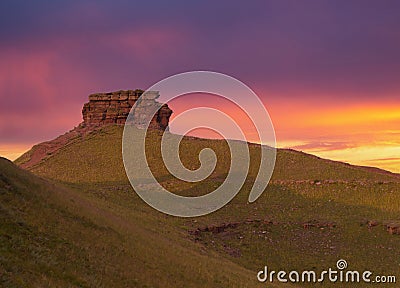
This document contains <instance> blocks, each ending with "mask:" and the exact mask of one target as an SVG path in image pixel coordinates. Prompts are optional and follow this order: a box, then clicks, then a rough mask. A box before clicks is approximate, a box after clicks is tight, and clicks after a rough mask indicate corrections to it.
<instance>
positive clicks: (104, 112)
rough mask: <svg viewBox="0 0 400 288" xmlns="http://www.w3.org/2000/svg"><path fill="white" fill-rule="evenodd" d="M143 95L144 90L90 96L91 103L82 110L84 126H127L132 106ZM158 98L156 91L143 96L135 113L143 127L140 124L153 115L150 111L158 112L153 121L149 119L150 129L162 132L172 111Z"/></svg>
mask: <svg viewBox="0 0 400 288" xmlns="http://www.w3.org/2000/svg"><path fill="white" fill-rule="evenodd" d="M142 94H143V91H142V90H134V91H133V90H126V91H123V90H121V91H116V92H110V93H96V94H91V95H89V102H88V103H86V104H84V105H83V109H82V115H83V123H82V125H83V126H85V127H95V126H103V125H109V124H118V125H123V124H125V121H126V119H127V117H128V114H129V112H130V110H131V108H132V106H133V105H134V104H135V103H136V102H137V101H138V99H139V97H140V96H141V95H142ZM158 96H159V94H158V92H156V91H148V92H146V94H145V95H143V97H142V98H141V103H140V105H138V107H137V109H136V111H135V114H136V115H137V117H136V118H137V120H138V123H135V124H137V126H141V125H140V124H142V122H143V121H144V120H146V119H147V118H148V115H149V114H153V113H151V111H150V110H152V109H151V108H153V109H154V110H155V111H156V110H157V112H156V113H155V115H154V117H153V118H152V119H151V120H150V119H147V120H149V121H150V126H149V128H152V129H160V130H165V129H166V128H167V126H168V122H169V117H170V116H171V114H172V110H171V109H169V107H168V105H167V104H161V103H158V102H157V101H156V99H157V98H158ZM150 107H151V108H150ZM149 108H150V109H149ZM155 111H154V112H155ZM139 122H140V123H139Z"/></svg>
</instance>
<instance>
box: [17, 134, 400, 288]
mask: <svg viewBox="0 0 400 288" xmlns="http://www.w3.org/2000/svg"><path fill="white" fill-rule="evenodd" d="M121 137H122V128H121V127H112V126H111V127H106V128H104V129H102V130H99V131H95V132H93V133H92V134H89V135H86V137H85V139H82V140H79V141H75V142H74V143H72V144H71V145H68V146H66V147H64V148H62V149H61V150H59V151H58V152H57V153H55V154H54V155H52V156H51V157H49V158H47V159H46V160H45V161H42V162H41V163H39V164H38V165H36V166H34V167H31V170H32V172H33V173H34V174H37V175H40V176H43V177H47V178H51V179H53V180H55V181H57V182H62V183H63V185H65V186H66V187H68V189H67V190H68V191H73V192H70V193H74V196H71V199H74V198H75V197H78V198H77V199H79V200H78V201H77V200H75V202H73V203H75V204H74V205H77V203H81V202H82V200H81V199H85V201H86V202H82V203H87V202H88V203H90V204H91V206H90V207H91V208H89V207H85V206H82V205H81V204H80V206H79V208H76V210H77V211H79V213H85V214H86V213H89V212H90V211H92V210H94V211H96V212H93V213H91V214H90V215H91V216H86V217H87V218H85V219H97V220H96V222H94V223H95V224H96V225H99V226H100V227H112V229H114V230H115V231H119V233H121V234H122V235H125V237H126V238H118V237H115V238H109V241H108V242H102V243H104V246H102V248H101V249H104V250H106V251H110V250H109V249H111V250H112V248H109V246H110V247H115V246H118V247H119V246H120V245H122V246H123V247H125V246H124V245H128V247H131V246H130V245H136V246H134V247H135V248H134V249H128V248H127V250H124V251H131V252H130V253H134V257H133V256H132V257H133V258H134V259H136V258H137V259H141V260H139V263H141V264H142V265H139V266H137V265H136V266H135V264H133V263H136V262H135V261H134V260H133V259H131V260H132V261H131V262H129V260H128V262H121V263H124V264H116V263H115V262H113V259H117V258H118V257H117V256H115V255H113V256H110V255H108V257H110V258H107V257H106V258H104V257H102V256H103V254H96V255H93V256H92V257H93V258H91V259H93V261H98V263H101V265H105V266H106V267H109V266H113V265H116V267H118V269H120V270H118V271H121V272H120V273H123V272H122V271H127V270H129V271H131V273H134V275H140V276H141V277H139V276H135V277H137V285H138V286H140V285H143V284H144V283H146V284H148V285H150V286H156V287H157V286H158V287H161V286H163V285H161V282H151V281H150V280H149V277H150V276H149V275H157V276H156V277H158V275H164V274H167V275H168V277H169V279H171V281H173V282H174V284H175V285H172V286H175V287H196V286H202V285H203V286H205V287H231V286H235V285H236V286H239V287H246V286H255V287H265V286H266V285H265V284H259V283H257V281H256V274H257V271H259V270H260V269H262V268H263V267H264V265H268V267H270V269H273V270H279V269H284V270H286V271H289V270H292V269H295V270H298V271H303V270H311V269H315V270H317V271H320V270H323V269H328V268H335V265H336V261H337V260H338V259H341V258H342V259H345V260H347V262H348V263H349V268H350V269H352V270H355V269H359V270H360V271H363V270H371V271H372V272H374V275H379V274H380V275H395V276H397V280H398V281H400V260H399V257H398V255H399V252H400V236H399V235H390V234H389V233H387V232H386V225H387V224H388V223H393V222H400V205H399V204H400V182H399V176H398V175H395V174H392V173H388V172H385V171H381V170H376V169H370V168H365V167H357V166H351V165H348V164H344V163H340V162H334V161H329V160H325V159H320V158H317V157H314V156H311V155H307V154H304V153H301V152H296V151H292V150H279V151H278V154H277V165H276V168H275V171H274V174H273V177H272V182H271V183H270V185H269V186H268V188H267V189H266V191H265V193H264V194H263V195H262V196H261V197H260V198H259V199H258V200H257V201H256V202H255V203H252V204H248V203H247V197H248V194H249V191H250V188H251V184H252V180H253V179H254V177H255V175H256V173H257V163H258V162H257V161H258V149H259V146H257V145H250V150H251V157H252V165H251V168H250V173H249V176H248V178H247V182H246V183H245V185H244V187H243V188H242V190H241V192H240V193H239V194H238V195H237V197H235V198H234V199H233V200H232V201H231V202H230V203H229V204H228V205H226V206H225V207H224V208H222V209H220V210H219V211H217V212H215V213H212V214H210V215H207V216H203V217H199V218H195V219H183V218H175V217H168V216H166V215H163V214H161V213H159V212H157V211H155V210H153V209H152V208H150V207H149V206H148V205H147V204H145V203H144V202H143V201H142V200H141V199H139V198H138V196H136V194H135V193H134V191H133V190H132V188H131V187H130V185H129V183H128V180H127V178H126V176H125V172H124V169H123V164H122V156H121ZM149 137H150V140H152V141H149V147H148V148H149V149H148V150H149V159H150V166H151V168H152V170H153V171H154V174H155V175H156V176H157V178H158V179H159V181H160V183H161V184H162V185H163V186H165V187H167V188H169V189H170V190H172V191H174V192H175V193H177V194H181V195H201V194H205V193H207V192H209V191H211V190H212V189H214V188H215V187H217V186H218V185H220V184H221V183H222V182H223V180H224V177H225V175H226V173H227V167H228V163H229V161H230V159H229V157H228V155H229V154H228V150H227V149H228V147H227V146H226V143H225V142H223V141H219V140H206V139H194V138H186V139H184V141H183V143H182V144H181V156H182V161H183V163H184V164H185V165H186V167H188V168H190V169H195V168H197V167H198V166H199V162H198V152H199V151H200V150H201V149H202V148H205V147H210V148H212V149H213V150H214V151H215V152H216V154H217V157H218V156H219V158H218V159H219V162H218V164H217V167H216V170H215V171H214V172H213V174H212V175H211V176H210V177H209V178H208V179H206V180H205V181H202V182H201V183H184V182H181V181H179V180H176V179H174V178H173V177H171V176H170V175H168V173H167V171H166V169H165V167H164V166H163V165H162V163H161V162H160V161H159V152H160V151H159V147H158V145H157V144H156V143H157V140H158V139H159V137H160V135H159V134H158V133H157V132H153V133H152V134H151V135H150V136H149ZM17 163H18V161H17ZM65 202H67V203H69V202H68V201H65ZM99 211H103V212H101V213H100V212H99ZM106 211H108V212H107V213H111V214H103V213H106ZM96 215H97V216H96ZM100 215H103V216H101V218H99V217H100ZM110 215H118V217H119V218H117V219H119V221H116V220H115V221H114V220H112V219H114V218H113V217H114V216H113V217H111V216H110ZM115 217H116V216H115ZM107 221H112V222H119V223H120V224H119V225H121V227H120V228H119V229H117V228H115V227H116V226H115V225H114V224H113V225H111V224H105V223H109V222H107ZM133 223H135V224H133ZM372 223H373V224H372ZM126 225H131V226H129V227H131V228H130V229H132V230H129V229H128V228H127V227H128V226H126ZM66 227H68V229H64V230H63V231H64V233H66V234H68V235H69V234H71V233H72V232H71V230H70V229H69V226H66ZM79 229H82V227H80V228H79ZM79 229H78V228H77V231H80V230H79ZM121 231H123V233H122V232H121ZM76 233H78V232H76ZM72 234H73V233H72ZM138 235H143V237H139V236H138ZM110 237H111V236H110ZM94 238H95V239H102V237H100V236H99V235H97V236H95V237H94ZM131 239H132V240H135V244H127V243H130V240H131ZM87 241H88V243H90V244H88V246H90V247H92V246H93V245H95V244H94V243H95V241H94V239H88V240H87ZM150 244H151V246H152V247H153V254H150V255H153V256H143V255H147V254H148V253H150V252H149V250H147V247H148V245H150ZM176 247H179V248H176ZM93 249H94V248H93ZM177 249H178V250H179V249H183V250H179V251H185V252H182V253H181V254H179V253H177V252H171V251H177ZM94 251H95V252H96V253H97V252H98V251H97V250H94ZM132 251H135V252H132ZM104 253H105V254H106V255H107V252H104ZM121 254H125V253H124V252H122V253H121ZM157 255H158V256H157ZM159 255H161V256H159ZM186 255H193V258H191V257H188V258H186V257H187V256H186ZM113 257H115V258H113ZM94 259H95V260H94ZM128 259H130V258H128ZM178 259H179V260H180V261H181V262H179V261H178ZM163 261H165V262H163ZM168 261H170V263H173V264H167V263H169V262H168ZM110 263H111V264H110ZM177 263H181V265H180V266H179V265H178V264H177ZM182 263H183V264H182ZM190 263H192V264H190ZM194 263H196V264H194ZM232 263H234V264H232ZM175 265H178V266H176V267H175ZM193 265H198V266H193ZM202 265H204V267H203V266H202ZM185 267H190V268H185ZM199 267H203V268H201V269H200V268H199ZM227 267H228V268H227ZM232 267H233V268H232ZM107 269H110V268H107ZM107 269H105V270H106V271H108V270H107ZM115 269H117V268H115ZM182 269H183V270H182ZM196 269H197V270H196ZM227 270H229V271H231V272H226V271H227ZM132 271H135V272H132ZM137 271H139V272H137ZM238 271H239V272H238ZM152 273H153V274H152ZM227 273H228V274H227ZM188 275H190V276H188ZM218 275H220V276H219V277H218ZM221 275H223V276H221ZM161 278H162V277H161ZM188 278H190V280H189V279H188ZM110 279H111V278H109V279H106V278H105V279H103V280H104V281H103V282H99V283H108V282H105V281H106V280H109V281H111V280H110ZM162 279H164V278H162ZM203 281H206V282H203ZM175 282H176V283H175ZM149 283H150V284H149ZM226 283H228V284H226ZM162 284H165V283H162ZM225 284H226V285H225ZM128 286H129V285H128ZM167 286H168V284H167ZM300 286H301V284H300ZM322 286H323V287H341V286H340V284H332V283H329V282H326V283H323V285H322ZM349 286H351V287H365V284H364V283H360V284H353V285H349ZM380 286H381V287H396V284H394V285H393V284H386V285H380ZM267 287H268V286H267Z"/></svg>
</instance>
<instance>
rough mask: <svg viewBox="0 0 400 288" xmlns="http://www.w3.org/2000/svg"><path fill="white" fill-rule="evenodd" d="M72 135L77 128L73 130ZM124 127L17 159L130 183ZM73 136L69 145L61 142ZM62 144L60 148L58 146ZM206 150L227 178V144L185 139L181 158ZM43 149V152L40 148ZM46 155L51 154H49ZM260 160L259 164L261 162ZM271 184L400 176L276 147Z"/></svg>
mask: <svg viewBox="0 0 400 288" xmlns="http://www.w3.org/2000/svg"><path fill="white" fill-rule="evenodd" d="M73 131H74V130H73ZM122 132H123V127H122V126H117V125H114V126H105V127H101V128H100V129H96V130H94V131H92V132H87V131H85V133H81V134H77V133H71V132H70V133H67V134H66V135H70V134H71V136H70V137H68V136H66V135H63V136H61V137H59V138H57V139H55V140H54V141H50V142H46V143H44V144H39V145H36V146H35V147H33V149H32V150H31V151H28V152H27V153H25V154H24V155H22V156H21V157H20V158H19V159H17V160H16V161H15V163H16V164H17V165H20V166H22V167H24V168H26V169H28V170H31V171H33V172H34V173H35V174H38V175H42V176H45V177H48V178H51V179H57V180H60V181H67V182H81V181H84V182H101V181H126V179H127V178H126V175H125V170H124V168H123V163H122V151H121V149H122ZM161 135H162V134H161V132H160V131H156V130H154V131H150V136H149V137H150V139H149V143H150V144H149V145H152V146H149V147H148V148H149V149H148V153H149V154H148V156H149V157H148V158H149V159H156V160H154V161H153V166H154V169H155V170H154V171H155V173H156V174H157V173H159V174H165V173H167V171H166V170H165V169H164V167H163V163H162V161H161V160H160V149H159V142H160V137H161ZM63 138H69V139H68V140H67V141H60V140H59V139H63ZM60 143H61V144H60ZM44 145H47V146H48V147H52V146H57V149H56V150H51V151H50V152H49V153H47V154H46V155H45V156H43V155H42V159H40V161H32V158H35V157H36V156H37V155H38V154H43V153H44V152H43V151H42V150H43V149H42V147H43V146H44ZM205 147H210V148H213V149H214V150H215V152H216V153H217V155H219V156H220V158H219V165H218V166H217V170H216V171H215V173H214V174H213V177H214V178H216V177H223V176H224V175H225V174H224V173H227V171H228V169H229V165H230V158H229V157H228V156H229V148H228V146H227V145H226V143H225V142H224V141H223V140H211V139H201V138H195V137H185V138H184V140H183V143H182V145H181V148H182V150H181V156H182V160H183V161H184V162H186V163H188V165H189V166H193V165H194V166H198V165H199V164H200V163H199V162H198V152H199V151H200V150H201V149H202V148H205ZM41 149H42V150H41ZM259 149H260V148H259V145H257V144H250V153H251V158H252V160H253V162H252V163H253V164H252V165H251V167H250V175H249V177H250V178H249V179H252V178H255V176H256V174H257V171H258V170H257V163H258V162H257V161H259ZM46 151H47V150H46ZM257 159H258V160H257ZM272 180H273V181H299V183H300V182H301V181H316V182H318V181H327V182H329V181H330V182H334V181H336V182H337V181H347V182H349V181H356V182H362V181H367V182H368V181H400V176H399V175H398V174H394V173H391V172H388V171H384V170H381V169H378V168H372V167H360V166H354V165H349V164H346V163H342V162H337V161H332V160H326V159H321V158H319V157H316V156H313V155H309V154H306V153H303V152H298V151H295V150H290V149H278V153H277V162H276V166H275V170H274V174H273V178H272Z"/></svg>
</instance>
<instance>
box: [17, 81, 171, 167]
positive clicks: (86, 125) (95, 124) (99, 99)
mask: <svg viewBox="0 0 400 288" xmlns="http://www.w3.org/2000/svg"><path fill="white" fill-rule="evenodd" d="M143 92H144V91H143V90H140V89H136V90H120V91H115V92H109V93H95V94H91V95H89V102H87V103H85V104H84V105H83V109H82V117H83V122H82V123H80V124H79V125H78V126H77V127H75V128H74V129H72V130H71V131H69V132H67V133H65V134H63V135H61V136H58V137H57V138H55V139H53V140H51V141H47V142H43V143H40V144H37V145H35V146H34V147H33V148H32V149H31V150H30V151H28V152H27V153H25V154H24V155H22V156H21V157H20V158H19V159H18V161H17V162H18V164H19V166H21V167H22V168H25V169H26V168H31V167H33V166H35V165H36V164H38V163H39V162H41V161H42V160H43V159H45V158H47V157H50V156H51V155H53V154H55V153H56V152H57V151H58V150H59V149H60V148H61V147H63V146H65V145H67V144H68V143H69V142H70V141H71V140H73V139H76V138H77V137H82V136H84V135H86V134H87V133H90V132H92V131H94V130H97V129H99V128H101V127H104V126H107V125H124V124H125V122H126V119H127V117H128V115H129V112H130V111H131V108H132V107H133V105H134V104H135V103H136V102H137V101H138V100H139V97H140V96H142V94H143ZM158 96H159V95H158V92H156V91H147V92H146V94H145V95H143V97H141V98H140V101H141V102H140V103H141V105H138V108H136V111H135V113H136V114H139V116H140V117H139V118H140V119H146V117H147V116H148V109H147V107H155V106H154V105H157V106H156V107H157V108H159V109H158V110H157V112H156V113H155V115H154V117H152V119H148V120H150V125H149V129H156V130H162V131H163V130H166V129H167V128H168V123H169V118H170V116H171V114H172V110H171V109H170V108H169V107H168V105H167V104H162V103H159V102H157V100H156V99H157V98H158ZM135 118H136V117H135ZM137 124H140V123H135V125H136V126H140V125H137Z"/></svg>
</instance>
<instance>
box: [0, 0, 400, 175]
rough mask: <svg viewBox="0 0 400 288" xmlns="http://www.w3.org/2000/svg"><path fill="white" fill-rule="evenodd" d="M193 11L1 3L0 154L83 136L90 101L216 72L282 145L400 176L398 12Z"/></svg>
mask: <svg viewBox="0 0 400 288" xmlns="http://www.w3.org/2000/svg"><path fill="white" fill-rule="evenodd" d="M189 2H191V1H158V2H156V1H1V2H0V16H1V17H0V155H1V156H4V157H7V158H9V159H15V158H16V157H18V155H20V154H21V153H23V152H24V151H26V150H27V149H29V148H30V147H31V146H32V145H33V144H36V143H38V142H41V141H45V140H50V139H52V138H55V137H56V136H58V135H60V134H62V133H64V132H66V131H68V130H70V129H72V128H73V127H74V126H77V125H78V124H79V123H80V122H81V109H82V105H83V103H84V102H86V101H87V96H88V94H90V93H95V92H108V91H114V90H120V89H136V88H142V89H146V88H147V87H149V86H151V85H152V84H154V83H155V82H157V81H159V80H161V79H163V78H165V77H168V76H171V75H173V74H176V73H181V72H185V71H192V70H211V71H217V72H221V73H224V74H227V75H231V76H233V77H235V78H237V79H239V80H241V81H242V82H244V83H246V84H247V85H248V86H250V87H251V88H252V89H253V90H254V91H255V92H256V93H257V94H258V95H259V96H260V97H261V99H262V102H263V103H264V104H265V106H266V108H267V109H268V111H269V113H270V116H271V118H272V121H273V124H274V126H275V132H276V137H277V144H278V146H279V147H292V148H294V149H297V150H301V151H305V152H308V153H312V154H316V155H319V156H321V157H324V158H330V159H336V160H341V161H346V162H350V163H353V164H359V165H368V166H377V167H381V168H384V169H388V170H391V171H394V172H399V173H400V17H399V11H400V2H399V1H384V0H383V1H361V0H360V1H323V0H321V1H319V0H318V1H317V0H316V1H266V0H262V1H247V3H246V2H244V1H192V2H193V3H189ZM218 101H219V100H216V99H214V97H212V96H210V97H195V98H190V97H182V99H181V101H175V102H172V103H170V106H171V108H172V109H173V110H174V111H175V114H177V113H179V112H181V111H183V110H184V109H185V108H186V107H187V108H190V107H191V105H192V104H195V105H197V106H200V105H209V106H218V105H220V104H219V102H218ZM222 106H224V107H225V109H228V110H229V109H230V111H231V113H233V114H235V113H236V112H237V109H236V108H235V107H229V105H222ZM235 109H236V110H235ZM237 113H239V112H237ZM237 115H239V114H237ZM237 118H238V121H239V122H240V121H242V122H241V125H242V126H243V127H244V129H247V130H246V131H247V134H248V135H251V133H252V131H251V130H252V127H250V126H249V125H248V123H247V120H246V119H245V118H244V117H237ZM246 127H247V128H246ZM249 138H251V136H249ZM249 140H254V141H256V139H255V138H254V139H249Z"/></svg>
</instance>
